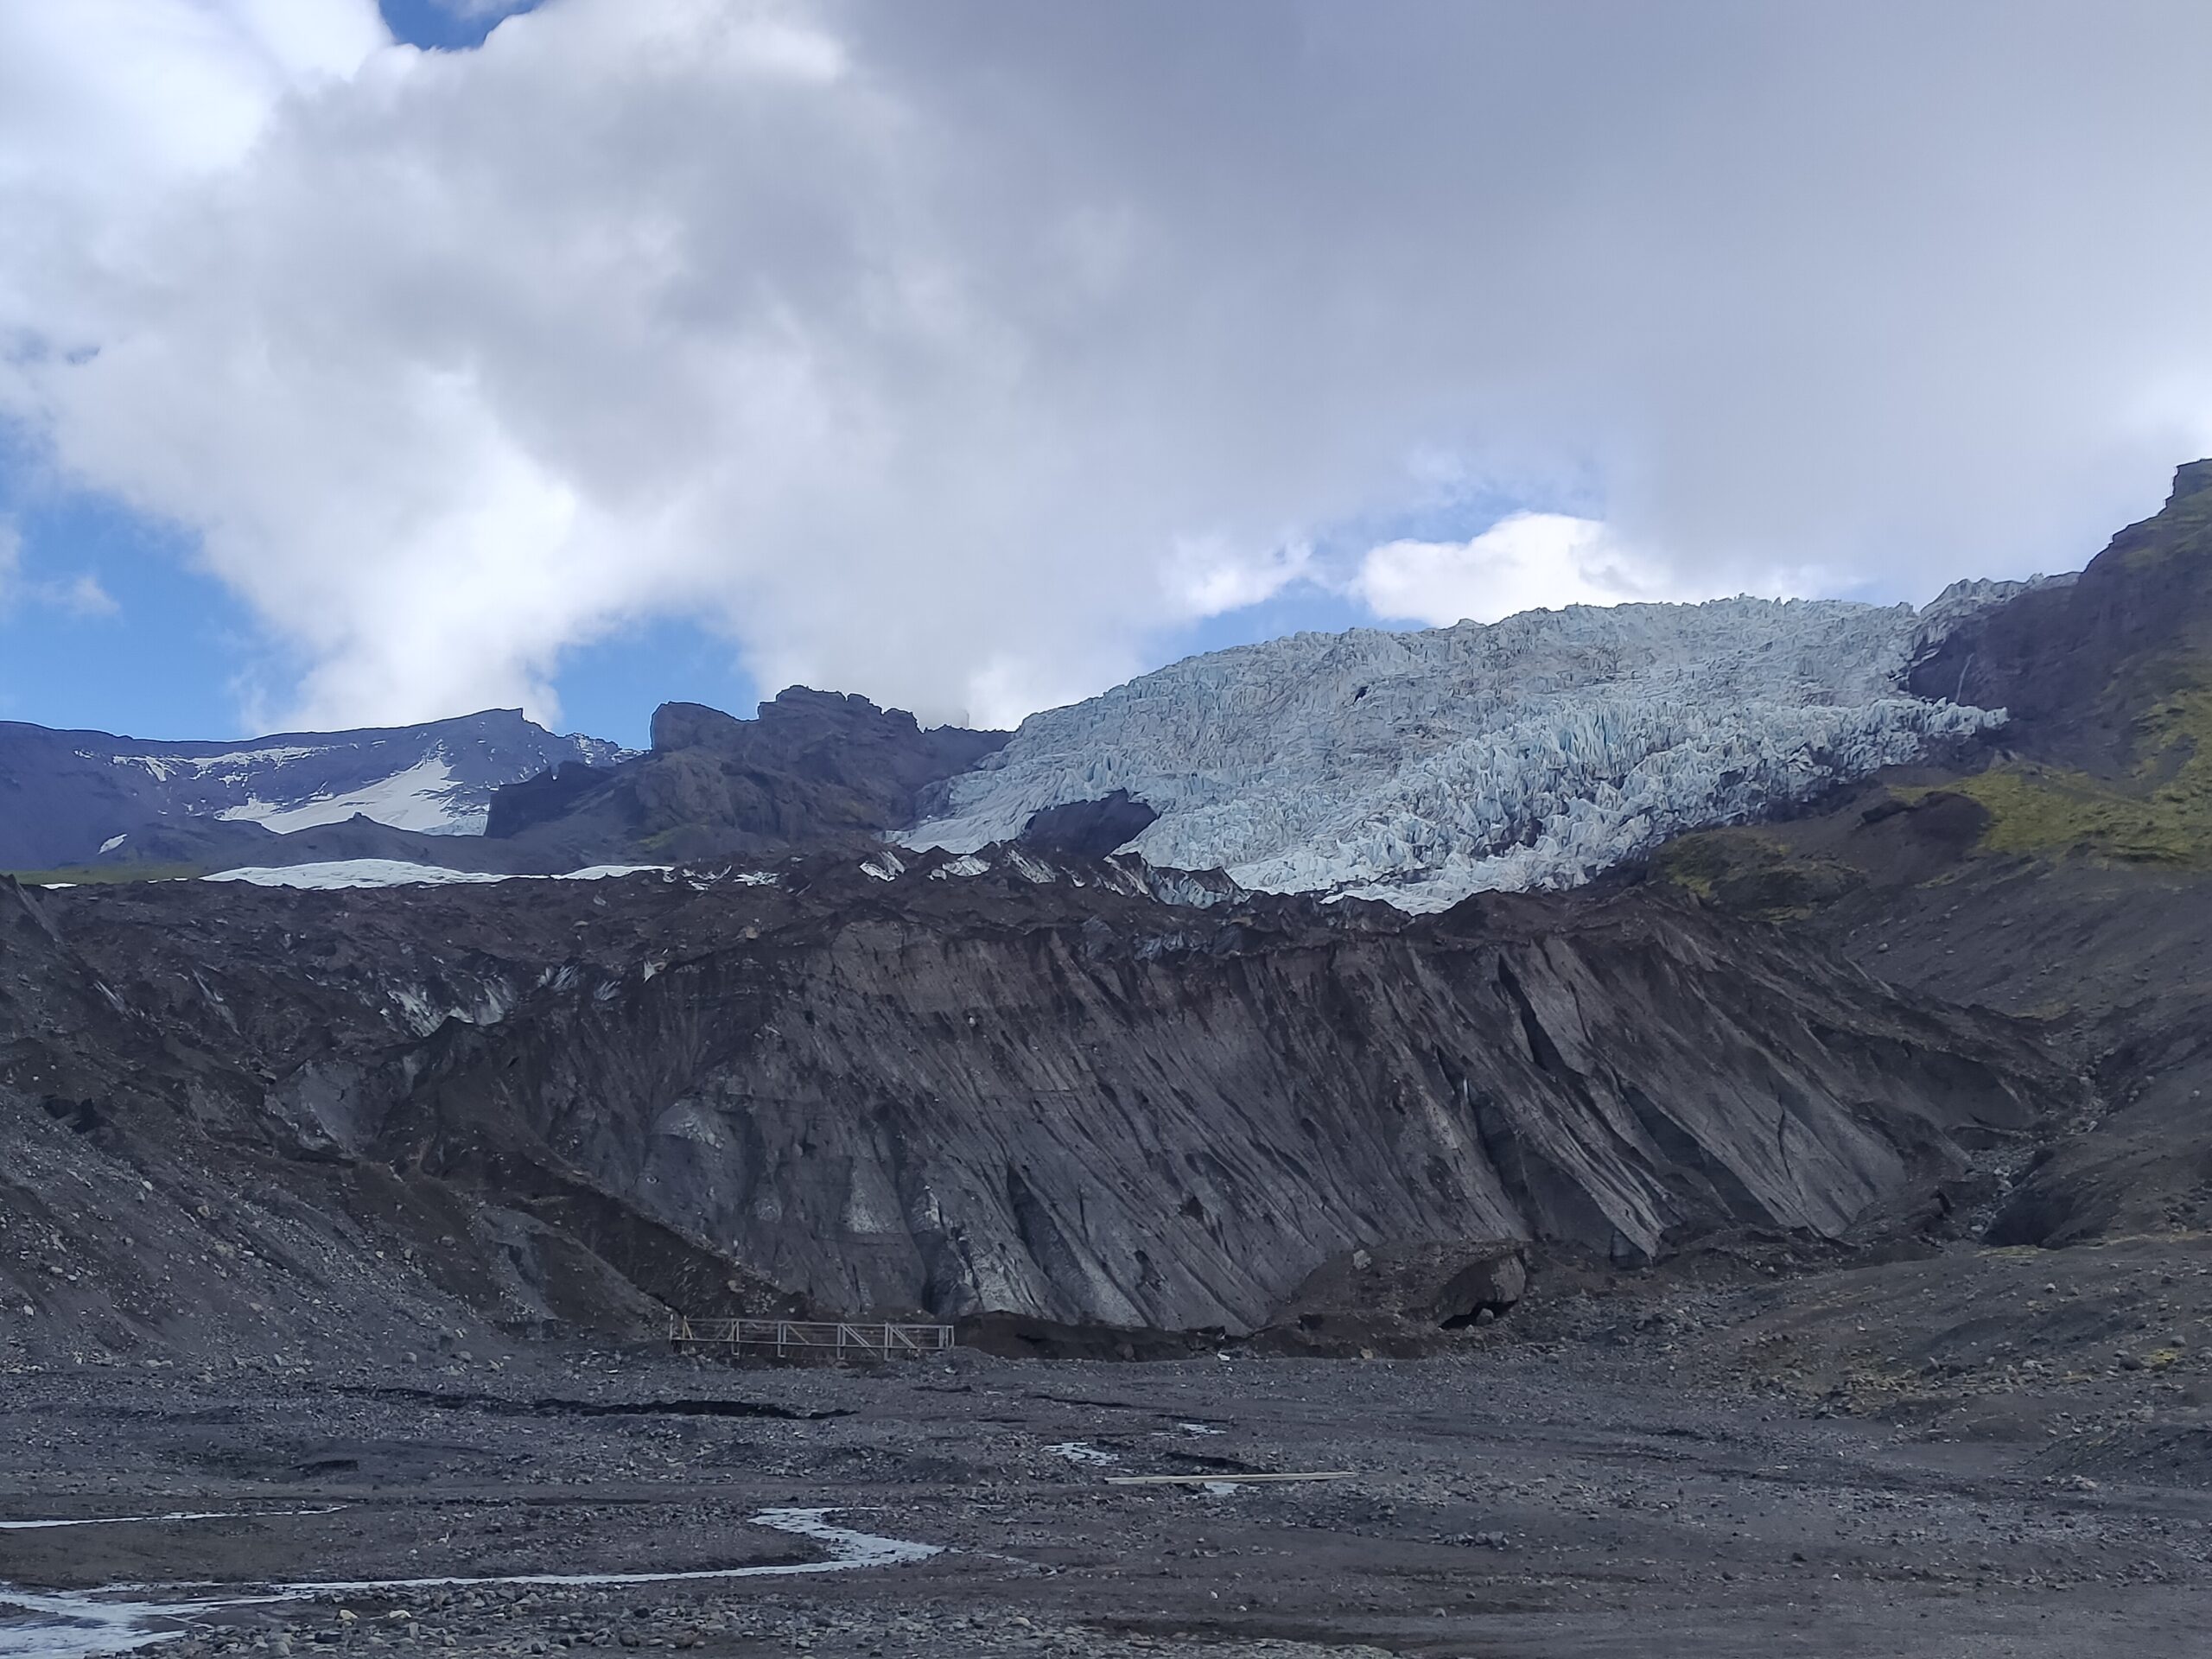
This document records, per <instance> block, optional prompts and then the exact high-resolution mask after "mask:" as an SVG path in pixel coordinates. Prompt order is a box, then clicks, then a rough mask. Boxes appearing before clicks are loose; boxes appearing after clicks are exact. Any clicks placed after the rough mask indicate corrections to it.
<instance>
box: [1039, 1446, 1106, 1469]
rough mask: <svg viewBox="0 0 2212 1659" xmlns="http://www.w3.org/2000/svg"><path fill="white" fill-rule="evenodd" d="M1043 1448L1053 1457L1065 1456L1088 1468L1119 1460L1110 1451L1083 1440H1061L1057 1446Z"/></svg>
mask: <svg viewBox="0 0 2212 1659" xmlns="http://www.w3.org/2000/svg"><path fill="white" fill-rule="evenodd" d="M1045 1449H1046V1451H1047V1452H1051V1453H1052V1455H1053V1456H1055V1457H1059V1458H1065V1459H1067V1460H1068V1461H1069V1462H1070V1463H1077V1464H1082V1465H1085V1466H1087V1467H1090V1468H1104V1467H1106V1466H1108V1465H1112V1464H1116V1463H1119V1462H1120V1461H1121V1459H1119V1458H1117V1457H1116V1456H1115V1455H1114V1454H1113V1453H1112V1452H1102V1451H1100V1450H1099V1449H1098V1448H1097V1447H1096V1446H1092V1445H1090V1444H1089V1443H1088V1442H1086V1441H1083V1440H1062V1441H1061V1442H1060V1443H1059V1444H1058V1446H1046V1448H1045Z"/></svg>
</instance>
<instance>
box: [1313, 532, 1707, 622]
mask: <svg viewBox="0 0 2212 1659" xmlns="http://www.w3.org/2000/svg"><path fill="white" fill-rule="evenodd" d="M1352 589H1353V591H1354V592H1355V593H1357V594H1358V595H1359V597H1360V599H1361V601H1363V602H1364V603H1365V605H1366V606H1367V607H1368V608H1369V609H1370V610H1371V611H1373V612H1374V613H1376V615H1377V616H1381V617H1387V618H1390V619H1392V620H1403V621H1414V622H1426V623H1427V624H1428V625H1429V626H1431V627H1448V626H1451V625H1452V623H1454V622H1459V621H1475V622H1495V621H1497V620H1498V618H1500V617H1502V616H1510V615H1512V614H1513V613H1515V612H1516V611H1530V610H1535V609H1538V608H1542V609H1546V610H1558V609H1560V607H1564V606H1567V605H1618V604H1619V603H1621V602H1622V601H1624V600H1651V599H1681V598H1686V597H1689V595H1688V594H1685V593H1683V592H1682V591H1681V590H1680V588H1678V587H1677V586H1676V585H1675V584H1674V583H1672V582H1669V580H1668V578H1667V573H1666V571H1665V570H1664V569H1663V568H1661V567H1655V566H1653V565H1652V564H1650V563H1647V562H1645V561H1642V560H1639V559H1637V558H1636V557H1635V556H1633V555H1632V554H1630V552H1629V551H1628V550H1625V549H1624V548H1622V547H1620V546H1618V544H1617V543H1615V542H1614V541H1613V539H1612V538H1611V537H1610V536H1609V535H1607V533H1606V531H1605V525H1604V524H1600V523H1599V521H1598V520H1596V519H1594V518H1574V517H1573V516H1571V515H1569V514H1567V513H1560V512H1516V513H1509V514H1508V515H1507V516H1506V517H1504V518H1501V519H1499V520H1498V521H1497V523H1496V524H1492V525H1491V527H1490V528H1489V529H1488V530H1486V531H1483V532H1482V534H1481V535H1479V536H1477V537H1472V538H1471V539H1470V540H1467V541H1465V542H1418V541H1395V542H1386V543H1383V545H1382V546H1380V547H1376V548H1370V550H1368V553H1367V556H1365V557H1364V558H1363V559H1362V560H1361V561H1360V564H1359V569H1358V571H1357V574H1356V575H1354V577H1353V579H1352ZM1703 596H1704V595H1700V597H1703Z"/></svg>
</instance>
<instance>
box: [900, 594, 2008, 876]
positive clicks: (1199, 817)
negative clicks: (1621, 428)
mask: <svg viewBox="0 0 2212 1659" xmlns="http://www.w3.org/2000/svg"><path fill="white" fill-rule="evenodd" d="M2017 590H2018V584H2012V583H1987V584H1977V585H1973V586H1972V588H1971V589H1969V588H1968V587H1967V586H1966V585H1962V586H1961V588H1955V589H1953V590H1951V591H1950V592H1948V593H1947V594H1945V595H1944V596H1943V598H1942V600H1940V601H1937V602H1936V604H1935V605H1931V606H1930V607H1929V608H1928V611H1927V612H1924V613H1923V612H1916V611H1915V610H1914V609H1913V608H1912V607H1910V606H1905V605H1899V606H1893V607H1878V606H1871V605H1859V604H1853V603H1850V602H1848V601H1837V600H1787V601H1782V600H1761V599H1749V598H1742V599H1730V600H1716V601H1711V602H1709V603H1707V604H1702V605H1622V606H1615V607H1591V606H1573V607H1568V608H1567V609H1565V610H1560V611H1530V612H1525V613H1522V614H1520V615H1518V616H1512V617H1508V618H1507V619H1505V620H1503V621H1502V622H1497V623H1494V624H1490V625H1487V626H1485V625H1484V624H1480V623H1473V622H1462V623H1460V624H1459V625H1458V626H1455V627H1450V628H1437V629H1431V630H1427V631H1424V632H1408V633H1394V632H1383V631H1381V630H1376V629H1355V630H1353V631H1352V632H1348V633H1342V634H1319V633H1302V634H1296V635H1294V636H1292V637H1290V638H1288V639H1276V640H1271V641H1268V642H1267V643H1266V644H1263V645H1243V646H1238V647H1236V648H1235V649H1233V650H1229V651H1222V652H1211V653H1209V654H1208V655H1205V656H1203V657H1193V658H1188V659H1187V660H1185V661H1183V662H1180V663H1177V664H1173V665H1171V666H1169V667H1167V668H1164V669H1161V670H1160V671H1157V672H1155V673H1152V674H1147V675H1145V676H1143V677H1140V678H1138V679H1135V680H1132V681H1130V682H1129V683H1128V684H1126V685H1122V686H1118V687H1116V689H1115V690H1111V691H1109V692H1107V693H1105V694H1104V695H1103V696H1097V697H1094V698H1091V699H1090V701H1088V702H1079V703H1074V704H1071V705H1070V706H1069V707H1067V708H1065V709H1051V710H1048V711H1047V712H1046V713H1044V714H1040V715H1033V716H1031V717H1030V718H1029V719H1028V720H1027V721H1023V722H1022V725H1021V728H1020V730H1019V731H1018V732H1016V733H1015V734H1014V739H1013V741H1011V742H1009V743H1008V744H1007V746H1006V747H1005V748H1004V749H1002V750H1001V751H1000V752H999V753H997V754H995V755H992V756H990V757H988V758H987V759H986V760H984V761H983V762H982V764H980V765H979V766H976V768H975V770H973V771H972V772H968V773H966V774H964V775H963V776H961V777H960V778H957V779H954V780H953V782H952V785H951V787H950V798H949V803H948V810H947V811H946V812H945V813H944V816H942V817H938V818H935V819H932V820H931V821H930V822H928V823H924V824H921V825H919V826H918V827H917V828H916V829H913V830H911V831H909V832H908V833H907V835H906V837H905V839H906V840H908V841H910V842H912V843H914V844H916V845H918V846H938V847H944V848H946V849H950V850H952V851H955V852H968V851H972V850H973V849H976V848H978V847H981V846H983V845H985V844H986V843H988V842H994V841H1003V840H1007V839H1010V838H1011V837H1013V836H1016V835H1019V834H1020V831H1021V829H1022V827H1023V826H1024V825H1025V824H1026V823H1027V822H1028V820H1029V817H1030V816H1031V815H1032V814H1033V813H1034V812H1036V811H1038V810H1040V809H1042V808H1044V807H1047V806H1055V805H1060V804H1065V803H1068V802H1073V801H1084V800H1092V799H1096V798H1099V797H1101V796H1103V795H1105V794H1108V793H1109V792H1110V791H1114V790H1116V789H1125V790H1127V791H1129V793H1130V794H1131V795H1133V796H1135V797H1137V798H1140V799H1141V800H1144V801H1146V802H1148V803H1149V804H1151V805H1152V806H1153V808H1154V810H1157V811H1158V812H1159V813H1160V818H1159V820H1158V821H1157V822H1156V823H1154V824H1153V825H1152V826H1151V827H1150V828H1149V829H1147V830H1146V831H1145V832H1144V833H1143V834H1142V835H1141V836H1139V837H1137V839H1136V840H1135V842H1133V843H1132V846H1131V850H1133V851H1135V852H1137V853H1139V854H1141V855H1142V856H1143V857H1144V858H1145V859H1147V861H1150V862H1152V863H1154V864H1156V865H1166V866H1172V867H1177V868H1186V869H1205V868H1223V869H1225V870H1226V871H1227V872H1228V873H1229V874H1230V876H1232V877H1233V878H1234V879H1235V880H1236V881H1237V882H1238V883H1239V884H1241V885H1243V886H1244V887H1255V888H1260V889H1263V890H1269V891H1274V892H1326V893H1338V894H1356V895H1359V896H1363V897H1372V898H1380V899H1389V901H1391V902H1392V903H1394V904H1397V905H1399V906H1402V907H1404V908H1407V909H1411V910H1433V909H1440V908H1442V907H1443V906H1446V905H1449V904H1452V903H1455V902H1457V901H1458V900H1459V899H1461V898H1464V897H1465V896H1466V895H1467V894H1468V893H1475V892H1479V891H1484V890H1486V889H1497V888H1507V889H1526V888H1539V887H1563V886H1568V885H1572V884H1573V883H1575V882H1579V881H1582V880H1588V879H1589V878H1590V877H1591V876H1592V875H1594V874H1597V873H1598V872H1599V871H1600V870H1603V869H1605V868H1607V867H1608V866H1610V865H1612V864H1615V863H1618V862H1619V861H1621V860H1622V859H1624V858H1626V857H1629V856H1630V855H1634V854H1636V853H1638V852H1641V851H1643V850H1646V849H1649V848H1650V847H1651V846H1653V845H1655V844H1656V842H1659V841H1660V840H1662V839H1663V838H1664V837H1665V836H1669V835H1672V834H1675V833H1676V832H1679V831H1681V830H1683V829H1694V828H1697V827H1699V826H1701V825H1706V824H1713V823H1726V822H1730V821H1733V820H1740V819H1743V818H1746V817H1755V816H1757V815H1758V814H1759V813H1761V812H1763V811H1765V810H1770V809H1771V808H1772V807H1774V806H1776V805H1777V804H1781V803H1784V802H1789V801H1794V800H1801V799H1803V798H1807V797H1808V796H1809V795H1811V794H1813V793H1815V792H1816V791H1819V790H1821V789H1822V788H1824V787H1827V785H1831V784H1834V783H1836V782H1839V781H1844V780H1847V779H1852V778H1856V777H1860V776H1864V775H1865V774H1866V773H1867V772H1872V771H1874V770H1875V769H1877V768H1878V767H1880V766H1890V765H1895V764H1897V763H1900V762H1904V761H1907V760H1911V759H1913V758H1914V757H1915V756H1916V755H1917V754H1919V753H1921V752H1922V751H1923V747H1925V745H1926V743H1927V742H1928V741H1929V739H1931V738H1936V737H1945V736H1959V735H1965V734H1971V733H1974V732H1976V731H1980V730H1982V729H1984V728H1987V727H1990V726H1993V725H1995V724H1998V723H1999V722H2001V721H2002V720H2003V719H2004V714H2003V711H2002V710H1990V709H1971V708H1964V707H1961V706H1959V705H1957V704H1955V703H1950V702H1928V701H1925V700H1923V699H1920V698H1916V697H1913V696H1908V695H1907V694H1906V693H1905V692H1904V690H1903V689H1902V688H1903V685H1904V676H1905V671H1906V669H1907V667H1908V666H1909V665H1910V661H1911V659H1912V658H1913V656H1914V654H1915V653H1916V652H1918V651H1919V650H1921V649H1923V648H1925V646H1926V645H1929V643H1931V642H1932V640H1933V639H1935V638H1937V637H1940V635H1941V633H1942V632H1945V631H1948V628H1950V627H1953V626H1957V624H1958V623H1959V622H1960V621H1961V620H1965V619H1966V618H1967V617H1968V616H1970V615H1972V614H1974V613H1975V612H1976V611H1978V610H1979V609H1981V608H1984V607H1986V605H1988V604H1993V603H1996V602H1998V601H2001V600H2002V599H2004V598H2005V597H2008V596H2009V595H2010V594H2012V592H2015V591H2017Z"/></svg>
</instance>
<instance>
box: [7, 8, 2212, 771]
mask: <svg viewBox="0 0 2212 1659" xmlns="http://www.w3.org/2000/svg"><path fill="white" fill-rule="evenodd" d="M2206 61H2212V8H2207V7H2205V6H2203V5H2202V3H2200V0H2161V3H2150V0H2096V3H2086V0H2084V3H2071V4H2056V3H2047V0H1988V3H1985V0H1949V3H1947V4H1945V5H1942V6H1940V7H1931V6H1928V5H1926V4H1924V3H1913V4H1903V3H1890V0H1859V3H1854V4H1853V5H1850V6H1809V5H1774V4H1770V3H1762V0H1742V3H1723V0H1679V3H1675V4H1670V5H1668V6H1664V7H1660V6H1652V5H1649V4H1648V3H1644V0H1554V3H1548V4H1546V5H1543V6H1529V5H1527V4H1525V3H1521V0H1496V3H1491V0H1370V3H1366V4H1362V5H1358V6H1347V5H1344V4H1342V3H1340V0H1214V3H1210V4H1207V5H1205V6H1192V5H1189V4H1187V3H1185V0H1116V3H1113V4H1110V5H1090V6H1082V5H1052V6H1039V5H1035V4H1033V3H1029V0H542V3H537V4H535V5H530V6H516V5H513V4H511V3H499V0H488V3H487V0H384V3H383V4H382V5H381V6H379V5H378V4H377V3H374V0H70V3H68V4H67V5H57V4H54V3H52V0H0V224H4V225H5V226H7V231H6V233H5V235H4V236H0V719H16V720H30V721H40V722H41V723H45V724H48V725H59V726H86V727H92V728H101V729H107V730H116V731H127V732H130V733H132V734H137V735H144V736H159V737H185V736H205V737H232V736H242V735H247V734H251V733H254V732H257V731H268V730H277V729H288V728H292V729H296V728H332V727H340V726H353V725H363V724H391V723H402V722H411V721H417V720H423V719H428V718H434V717H437V716H440V715H451V714H459V713H464V712H467V711H470V710H473V709H479V708H485V707H514V706H520V707H522V708H524V709H526V710H528V711H529V712H530V713H531V715H533V717H535V718H537V719H540V720H543V721H546V722H547V723H548V724H550V725H553V726H555V727H556V728H561V729H571V730H588V731H594V732H596V733H599V734H604V735H608V736H613V737H616V738H619V739H622V740H625V741H632V742H635V741H639V740H640V739H641V737H642V734H643V733H644V730H645V722H646V720H647V717H648V716H649V715H650V711H651V709H652V706H653V705H654V704H655V703H656V702H660V701H663V700H664V699H668V698H687V699H691V700H696V701H701V702H710V703H715V704H717V705H719V706H721V707H725V708H731V709H738V710H740V711H741V712H742V711H744V710H746V709H749V707H750V705H751V702H753V700H754V699H755V698H756V697H757V696H760V695H763V694H765V693H767V692H772V690H775V689H776V688H778V687H780V686H782V685H785V684H787V683H794V682H800V683H809V684H814V685H817V686H825V687H831V688H835V689H837V690H856V691H861V692H864V693H866V694H867V695H868V696H873V697H874V698H876V699H877V700H878V701H880V702H886V703H890V704H896V705H898V706H902V707H906V708H911V709H914V710H915V711H916V712H917V713H918V715H921V716H922V717H923V718H924V719H925V721H932V722H938V721H970V722H986V723H993V724H1006V723H1010V722H1012V721H1015V720H1018V719H1019V718H1020V716H1021V715H1023V714H1024V713H1027V712H1029V711H1031V710H1034V709H1039V708H1043V707H1047V706H1050V705H1052V704H1054V703H1058V702H1065V701H1068V700H1071V699H1073V698H1076V697H1080V696H1087V695H1090V694H1092V693H1094V692H1096V691H1098V690H1103V689H1104V688H1105V687H1107V686H1109V685H1111V684H1113V683H1116V682H1118V681H1120V680H1122V679H1123V678H1126V677H1128V676H1130V675H1132V674H1134V673H1137V672H1141V671H1144V670H1145V669H1147V668H1150V667H1154V666H1157V665H1158V664H1161V663H1164V662H1166V661H1169V660H1172V659H1173V658H1177V657H1179V656H1182V655H1185V654H1187V653H1189V652H1192V651H1197V650H1205V649H1211V648H1214V647H1216V646H1218V645H1225V644H1231V643H1236V642H1240V641H1243V640H1247V639H1262V638H1266V637H1269V636H1271V635H1273V634H1275V633H1279V632H1287V631H1290V630H1293V629H1297V628H1342V627H1350V626H1393V627H1406V626H1440V625H1443V624H1447V623H1450V622H1452V621H1454V620H1458V619H1459V618H1462V617H1471V618H1474V619H1476V620H1494V619H1495V618H1496V617H1497V616H1501V615H1504V614H1508V613H1510V612H1512V611H1516V610H1520V609H1524V608H1527V607H1531V606H1537V605H1551V606H1557V605H1562V604H1570V603H1593V604H1602V603H1612V602H1618V601H1626V600H1645V599H1662V600H1696V599H1702V598H1708V597H1714V596H1718V595H1721V594H1733V593H1738V592H1751V593H1761V594H1775V595H1803V596H1838V597H1849V598H1857V599H1866V600H1871V601H1879V602H1885V603H1889V602H1898V601H1906V602H1913V603H1918V602H1923V601H1926V600H1927V599H1929V598H1930V597H1932V596H1933V595H1934V594H1935V593H1936V591H1937V590H1938V589H1940V588H1942V587H1943V586H1944V585H1945V584H1947V583H1948V582H1950V581H1951V580H1953V579H1955V578H1957V577H1961V576H1970V575H1991V576H2017V575H2027V574H2030V573H2031V572H2033V571H2037V570H2060V569H2074V568H2077V567H2078V566H2079V565H2080V564H2081V563H2083V562H2084V561H2085V560H2086V559H2087V558H2088V556H2091V555H2092V554H2094V552H2095V550H2097V548H2098V547H2099V546H2101V544H2102V543H2103V541H2104V540H2105V539H2106V537H2107V536H2108V535H2109V534H2110V532H2111V531H2113V530H2114V529H2116V528H2117V527H2118V526H2119V525H2120V524H2123V523H2126V522H2127V521H2128V520H2130V519H2133V518H2140V517H2142V516H2144V515H2145V514H2146V513H2148V512H2151V511H2152V510H2154V509H2155V508H2156V506H2157V505H2158V501H2159V500H2160V499H2162V497H2163V495H2164V487H2165V484H2166V480H2167V479H2168V477H2169V475H2170V474H2171V469H2172V467H2174V465H2175V464H2176V463H2177V462H2179V461H2183V460H2186V459H2190V458H2192V457H2194V456H2196V455H2199V454H2205V453H2207V452H2212V306H2208V305H2207V304H2206V303H2205V301H2204V297H2203V295H2204V287H2203V277H2202V273H2203V271H2204V270H2206V269H2208V268H2212V215H2207V214H2205V213H2202V212H2201V211H2199V210H2198V207H2197V204H2198V203H2199V202H2200V201H2201V199H2202V194H2203V181H2204V180H2205V179H2206V178H2207V177H2208V176H2212V103H2208V101H2207V100H2206V99H2203V98H2202V95H2201V92H2202V89H2201V84H2200V83H2201V70H2202V64H2204V63H2205V62H2206Z"/></svg>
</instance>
